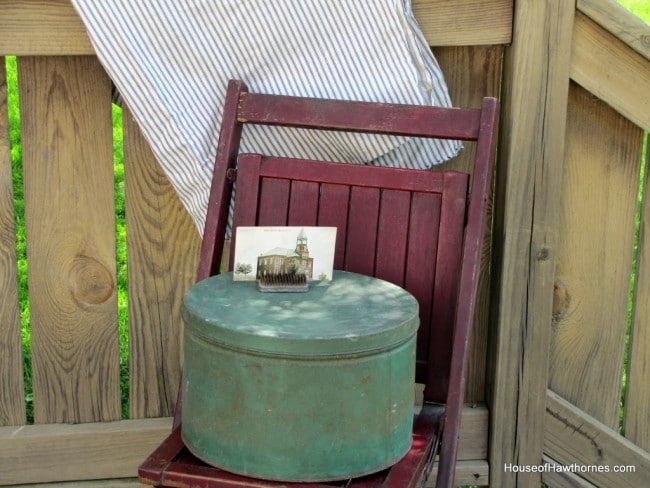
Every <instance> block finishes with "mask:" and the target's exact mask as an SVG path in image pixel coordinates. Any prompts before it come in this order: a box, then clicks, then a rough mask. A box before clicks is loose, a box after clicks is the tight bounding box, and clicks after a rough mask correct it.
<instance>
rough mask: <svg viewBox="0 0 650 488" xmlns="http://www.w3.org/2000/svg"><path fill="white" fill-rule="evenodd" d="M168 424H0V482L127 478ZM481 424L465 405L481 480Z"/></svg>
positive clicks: (463, 455) (464, 437) (465, 442)
mask: <svg viewBox="0 0 650 488" xmlns="http://www.w3.org/2000/svg"><path fill="white" fill-rule="evenodd" d="M171 425H172V419H171V418H169V417H165V418H156V419H139V420H122V421H116V422H102V423H89V424H77V425H66V424H53V425H41V426H24V427H0V460H2V461H1V462H0V486H4V485H14V484H18V483H46V482H56V481H72V480H92V479H107V478H128V477H132V476H134V475H135V474H136V473H137V467H138V466H139V465H140V464H141V463H142V462H143V461H144V459H145V458H146V457H147V456H148V455H149V454H150V453H151V452H152V451H153V450H154V449H155V448H156V447H157V446H158V445H159V444H160V443H161V442H162V441H163V440H164V438H165V437H167V436H168V435H169V433H170V432H171ZM487 428H488V410H487V408H486V407H485V406H484V405H479V406H474V407H472V406H466V407H465V409H464V410H463V421H462V424H461V434H460V445H459V453H458V457H459V460H460V461H468V462H471V463H472V466H475V465H476V462H478V465H479V468H480V469H479V474H480V476H481V479H485V478H486V476H487V472H486V471H487V470H486V464H487V463H486V461H485V459H486V456H487ZM55 467H56V469H55ZM475 469H476V468H475V467H474V468H471V469H470V470H475Z"/></svg>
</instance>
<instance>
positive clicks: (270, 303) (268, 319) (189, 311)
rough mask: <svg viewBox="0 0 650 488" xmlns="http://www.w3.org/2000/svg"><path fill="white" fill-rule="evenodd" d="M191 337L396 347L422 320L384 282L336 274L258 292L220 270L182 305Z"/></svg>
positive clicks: (259, 347) (252, 343)
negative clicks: (291, 288)
mask: <svg viewBox="0 0 650 488" xmlns="http://www.w3.org/2000/svg"><path fill="white" fill-rule="evenodd" d="M182 314H183V319H184V320H185V327H186V334H191V335H195V336H198V337H201V338H202V339H203V340H206V341H210V342H216V343H219V344H222V345H224V346H226V347H231V348H235V349H243V350H246V351H252V352H258V353H263V354H273V355H289V356H296V355H297V356H303V355H304V356H337V355H351V354H363V353H371V352H373V351H379V350H385V349H391V348H393V347H396V346H398V345H399V344H401V343H403V342H405V341H406V340H408V339H409V338H410V337H412V336H413V335H414V334H415V332H416V331H417V328H418V325H419V316H418V303H417V301H416V299H415V298H414V297H413V296H412V295H411V294H410V293H408V292H407V291H405V290H403V289H402V288H400V287H398V286H396V285H393V284H392V283H389V282H387V281H383V280H379V279H377V278H372V277H368V276H364V275H359V274H356V273H348V272H344V271H335V272H334V275H333V280H332V281H324V282H313V283H310V289H309V291H307V292H304V293H261V292H259V291H258V290H257V285H256V283H255V282H244V281H233V279H232V274H231V273H225V274H220V275H217V276H213V277H211V278H208V279H206V280H203V281H201V282H199V283H197V284H196V285H194V286H193V287H192V288H191V289H190V290H189V291H188V292H187V293H186V295H185V298H184V300H183V308H182Z"/></svg>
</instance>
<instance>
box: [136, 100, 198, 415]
mask: <svg viewBox="0 0 650 488" xmlns="http://www.w3.org/2000/svg"><path fill="white" fill-rule="evenodd" d="M123 114H124V115H123V127H124V157H125V163H124V166H125V193H126V219H127V222H126V223H127V252H128V283H129V352H130V360H129V366H130V389H129V402H130V405H129V415H130V417H131V418H144V417H163V416H168V415H171V413H172V412H173V410H174V405H175V402H176V397H177V394H178V385H179V382H180V375H181V362H182V359H181V358H182V351H181V344H182V331H183V326H182V320H181V316H180V307H181V300H182V297H183V294H184V293H185V291H186V290H187V289H188V288H189V287H190V286H191V285H192V283H193V282H194V279H195V273H196V267H197V265H198V257H199V251H200V245H201V242H200V236H199V233H198V232H197V230H196V227H195V226H194V224H193V222H192V220H191V218H190V217H189V214H188V213H187V212H186V211H185V210H184V208H183V206H182V204H181V203H180V200H179V199H178V197H177V196H176V193H175V192H174V189H173V187H172V185H171V184H170V183H169V181H168V180H167V177H166V176H165V175H164V173H163V172H162V170H161V169H160V166H159V165H158V163H157V161H156V160H155V158H154V156H153V154H152V152H151V149H150V148H149V145H148V144H147V142H146V140H145V139H144V137H143V136H142V134H141V132H140V130H139V128H138V126H137V124H136V122H135V121H134V119H133V117H132V116H131V114H130V112H129V111H128V109H125V110H124V111H123Z"/></svg>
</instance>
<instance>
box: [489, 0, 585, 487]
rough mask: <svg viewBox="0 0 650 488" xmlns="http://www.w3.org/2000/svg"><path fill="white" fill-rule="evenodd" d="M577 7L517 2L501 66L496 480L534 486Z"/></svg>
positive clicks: (556, 1) (493, 429)
mask: <svg viewBox="0 0 650 488" xmlns="http://www.w3.org/2000/svg"><path fill="white" fill-rule="evenodd" d="M574 15H575V5H574V4H573V2H565V1H562V0H553V1H549V2H538V1H534V0H522V1H518V2H515V15H514V31H513V43H512V46H510V47H509V48H508V49H507V52H506V58H505V66H504V80H503V86H504V94H503V97H502V98H503V101H504V103H503V106H502V128H501V135H502V139H501V155H500V161H499V170H498V171H499V175H498V176H499V177H498V185H499V186H498V187H497V191H496V194H497V201H496V206H497V207H496V228H495V232H494V237H495V251H496V260H497V263H496V267H495V269H496V273H495V275H496V276H495V278H496V280H497V281H495V284H498V286H499V287H500V289H499V295H500V296H499V297H498V298H497V302H496V303H495V307H494V309H495V311H496V313H497V314H498V319H497V320H498V323H497V327H498V330H497V334H495V338H494V343H493V344H492V347H493V348H494V349H493V353H492V355H491V356H492V358H493V361H492V363H493V364H492V368H493V369H492V373H493V376H492V383H491V385H490V386H491V388H490V390H491V391H490V403H491V406H492V412H495V413H496V414H494V415H492V418H491V426H490V483H491V485H492V486H499V487H504V488H505V487H514V486H517V487H536V488H538V487H539V486H540V483H541V475H540V474H539V473H518V472H514V471H515V470H511V471H508V470H507V469H506V466H508V465H510V464H512V465H513V466H522V465H539V464H541V463H542V451H543V443H544V414H545V405H546V383H547V369H548V351H549V341H550V326H551V309H552V294H553V281H554V269H555V244H556V228H557V224H558V211H559V205H560V199H559V195H557V194H556V193H557V189H558V188H559V187H560V183H561V179H562V161H563V153H564V128H565V121H566V120H565V119H566V100H567V96H568V95H567V92H568V86H569V61H570V54H571V41H572V30H573V19H574Z"/></svg>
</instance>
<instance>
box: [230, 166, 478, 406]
mask: <svg viewBox="0 0 650 488" xmlns="http://www.w3.org/2000/svg"><path fill="white" fill-rule="evenodd" d="M467 183H468V175H466V174H463V173H458V172H442V173H437V172H431V171H416V170H405V169H395V168H377V167H372V166H359V165H350V164H345V163H327V162H323V161H308V160H304V159H289V158H282V157H263V156H260V155H253V154H244V155H241V156H240V157H239V161H238V167H237V191H236V194H235V206H234V208H235V212H234V217H233V228H234V229H236V228H237V227H239V226H261V225H279V226H285V225H294V226H332V227H336V228H337V235H336V248H335V253H334V268H335V269H341V270H346V271H353V272H356V273H361V274H365V275H369V276H376V277H377V278H381V279H384V280H387V281H390V282H392V283H395V284H396V285H399V286H401V287H402V288H404V289H406V290H408V291H409V292H411V293H412V294H413V295H414V296H415V297H416V298H417V300H418V303H419V305H420V323H421V326H420V328H419V336H418V341H417V344H418V348H417V360H418V361H417V367H416V379H417V381H418V382H421V383H425V385H426V388H425V390H426V393H425V395H426V397H427V399H430V400H434V401H437V402H440V403H444V402H445V399H446V392H447V381H448V377H449V367H450V360H451V338H452V332H453V323H454V315H455V308H456V304H455V299H456V293H457V290H458V282H459V275H460V273H459V270H460V259H461V251H462V242H463V229H464V223H465V210H466V205H465V204H466V199H467ZM235 237H236V234H233V240H232V246H231V253H232V251H233V249H234V246H235ZM232 263H233V259H232V255H231V259H230V264H231V265H232ZM231 267H232V266H231Z"/></svg>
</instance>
